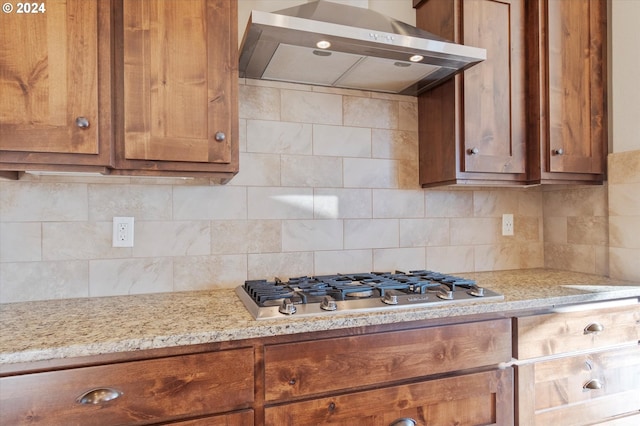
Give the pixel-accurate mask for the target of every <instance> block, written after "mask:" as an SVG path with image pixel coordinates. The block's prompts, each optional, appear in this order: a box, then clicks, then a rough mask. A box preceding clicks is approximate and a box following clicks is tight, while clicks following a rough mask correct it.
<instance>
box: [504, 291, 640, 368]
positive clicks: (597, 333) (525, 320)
mask: <svg viewBox="0 0 640 426" xmlns="http://www.w3.org/2000/svg"><path fill="white" fill-rule="evenodd" d="M515 335H516V342H515V348H514V353H515V357H516V358H518V359H528V358H536V357H541V356H547V355H556V354H562V353H564V352H570V351H580V350H589V349H600V348H606V347H608V346H613V345H620V344H624V343H632V342H637V341H638V340H640V305H638V303H637V302H635V303H633V304H631V305H626V306H615V307H607V308H590V309H586V310H583V311H575V312H556V313H550V314H543V315H533V316H528V317H520V318H516V319H515Z"/></svg>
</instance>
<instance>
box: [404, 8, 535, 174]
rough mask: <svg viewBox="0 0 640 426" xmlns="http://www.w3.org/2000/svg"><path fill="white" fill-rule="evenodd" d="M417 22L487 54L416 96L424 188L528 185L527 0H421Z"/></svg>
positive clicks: (426, 28) (445, 36)
mask: <svg viewBox="0 0 640 426" xmlns="http://www.w3.org/2000/svg"><path fill="white" fill-rule="evenodd" d="M416 22H417V24H418V27H419V28H422V29H424V30H427V31H429V32H431V33H434V34H436V35H438V36H441V37H443V38H446V39H449V40H453V41H455V42H457V43H462V44H465V45H470V46H476V47H482V48H485V49H486V50H487V59H486V60H485V61H483V62H481V63H479V64H478V65H475V66H473V67H471V68H469V69H467V70H465V71H464V72H463V73H462V74H460V75H457V76H456V77H455V78H454V79H452V80H449V81H447V82H445V83H444V84H442V85H440V86H438V87H436V88H434V89H432V90H430V91H428V92H426V93H423V94H421V95H420V96H419V98H418V113H419V118H418V120H419V121H418V126H419V147H420V165H419V168H420V169H419V172H420V184H421V185H422V186H423V187H429V186H438V185H443V184H447V185H449V184H485V183H486V184H496V183H499V184H505V185H514V184H522V183H524V182H525V181H526V177H527V176H526V160H527V125H526V107H527V98H526V92H525V90H526V86H525V82H526V79H525V67H526V62H525V59H526V58H525V15H524V0H473V1H470V0H469V1H463V0H423V1H422V2H420V3H418V4H417V6H416Z"/></svg>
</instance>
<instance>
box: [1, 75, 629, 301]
mask: <svg viewBox="0 0 640 426" xmlns="http://www.w3.org/2000/svg"><path fill="white" fill-rule="evenodd" d="M417 137H418V136H417V104H416V99H415V98H411V97H403V96H392V95H389V96H387V95H379V94H373V93H369V92H360V91H347V90H335V89H322V88H315V87H314V88H312V87H310V86H304V85H292V84H283V83H267V82H258V81H246V82H245V81H242V82H241V85H240V151H241V153H240V173H239V174H238V175H237V176H236V177H235V178H234V179H233V180H232V181H231V182H230V183H229V184H227V185H224V186H219V185H214V184H211V183H210V182H209V181H208V180H206V179H197V180H184V179H151V178H123V177H54V176H31V175H27V176H25V177H24V178H23V179H22V180H20V181H17V182H10V181H3V182H0V302H3V303H6V302H14V301H24V300H41V299H55V298H67V297H85V296H91V297H93V296H107V295H119V294H137V293H146V292H170V291H183V290H198V289H207V288H214V287H235V286H237V285H239V284H241V283H242V282H243V281H244V280H245V279H252V278H264V277H273V276H279V277H282V278H286V277H290V276H296V275H308V274H329V273H335V272H353V271H369V270H391V269H412V268H429V269H434V270H439V271H443V272H465V271H485V270H496V269H519V268H530V267H542V266H545V265H546V266H549V267H553V268H560V269H570V270H579V271H582V272H594V273H603V274H607V273H609V272H611V274H612V275H613V274H614V273H615V274H617V275H618V276H619V277H620V278H624V277H625V276H627V275H626V274H628V272H619V269H621V270H625V268H626V271H629V268H627V267H626V265H627V264H628V263H630V262H632V263H633V264H634V266H633V267H634V268H638V267H639V266H638V265H639V264H640V262H638V261H637V259H638V258H640V255H639V254H638V253H639V251H640V248H639V247H638V241H640V238H638V229H639V228H640V214H639V213H638V211H639V208H640V206H638V204H637V203H638V202H639V201H638V196H637V195H636V194H638V193H639V192H640V175H639V174H638V169H639V167H638V166H637V165H638V164H640V159H639V158H640V156H638V155H637V154H634V155H633V156H632V157H631V156H630V157H629V158H627V156H624V157H623V156H620V157H619V158H618V157H617V156H613V157H612V158H610V165H609V170H610V174H611V182H610V183H609V185H608V188H607V187H606V186H605V187H594V188H584V187H582V188H578V189H575V188H570V187H563V188H551V189H544V190H543V189H541V188H538V187H534V188H526V189H498V188H495V189H492V188H475V189H474V188H462V189H460V188H451V189H433V190H422V189H421V188H420V187H419V186H418V183H417V182H418V177H417V150H418V141H417ZM607 189H608V192H607ZM503 213H513V214H514V216H515V230H516V232H515V236H513V237H503V236H502V235H501V232H500V229H501V225H500V224H501V215H502V214H503ZM609 214H611V219H610V220H609V219H608V215H609ZM113 216H134V217H135V246H134V247H133V248H113V247H111V221H112V218H113ZM543 218H544V220H543ZM630 228H632V229H634V230H635V234H633V233H630V232H628V231H629V229H630ZM633 235H635V237H634V236H633ZM609 245H611V253H609ZM609 257H611V268H609ZM617 265H625V267H623V268H618V266H617ZM634 271H635V272H634ZM631 273H632V275H633V274H634V273H635V274H636V278H637V277H638V275H640V274H638V271H637V269H636V270H632V271H631Z"/></svg>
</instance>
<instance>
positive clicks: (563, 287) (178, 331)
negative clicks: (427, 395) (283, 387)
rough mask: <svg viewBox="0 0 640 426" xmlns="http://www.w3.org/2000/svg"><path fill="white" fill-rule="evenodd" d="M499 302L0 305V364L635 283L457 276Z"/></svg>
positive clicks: (511, 274)
mask: <svg viewBox="0 0 640 426" xmlns="http://www.w3.org/2000/svg"><path fill="white" fill-rule="evenodd" d="M457 275H460V276H464V277H468V278H472V279H475V280H476V281H477V282H478V285H480V286H482V287H486V288H488V289H490V290H493V291H496V292H498V293H502V294H504V296H505V298H504V300H503V301H487V302H477V303H471V304H461V305H444V306H441V307H427V308H407V309H394V310H392V311H383V312H376V313H361V314H339V315H334V314H328V315H326V316H319V317H312V318H308V317H307V318H286V319H276V320H260V321H256V320H254V319H253V317H252V316H251V315H250V314H249V313H248V311H247V310H246V309H245V307H244V305H242V303H241V302H240V300H239V299H238V297H237V296H236V295H235V293H234V292H233V289H220V290H210V291H192V292H181V293H159V294H147V295H136V296H118V297H101V298H83V299H65V300H52V301H43V302H24V303H9V304H2V305H0V327H1V329H0V364H11V363H22V362H32V361H45V360H52V359H60V358H71V357H78V356H87V355H99V354H113V353H117V352H127V351H136V350H144V349H156V348H166V347H174V346H183V345H192V344H200V343H211V342H222V341H232V340H241V339H248V338H255V337H267V336H275V335H284V334H294V333H304V332H310V331H322V330H329V329H339V328H348V327H358V326H366V325H378V324H390V323H397V322H403V321H415V320H424V319H434V318H445V317H452V316H462V315H473V314H482V313H496V312H497V313H506V312H510V311H516V310H526V309H535V308H547V307H553V306H558V305H566V304H574V303H583V302H595V301H602V300H613V299H620V298H627V297H640V283H632V282H626V281H619V280H612V279H608V278H605V277H600V276H596V275H588V274H581V273H574V272H565V271H555V270H547V269H530V270H515V271H500V272H477V273H461V274H457Z"/></svg>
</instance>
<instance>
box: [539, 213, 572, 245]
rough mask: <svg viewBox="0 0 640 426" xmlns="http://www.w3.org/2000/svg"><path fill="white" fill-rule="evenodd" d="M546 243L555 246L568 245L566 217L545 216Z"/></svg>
mask: <svg viewBox="0 0 640 426" xmlns="http://www.w3.org/2000/svg"><path fill="white" fill-rule="evenodd" d="M544 242H546V243H554V244H566V243H567V242H568V237H567V218H566V217H550V216H545V218H544Z"/></svg>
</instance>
